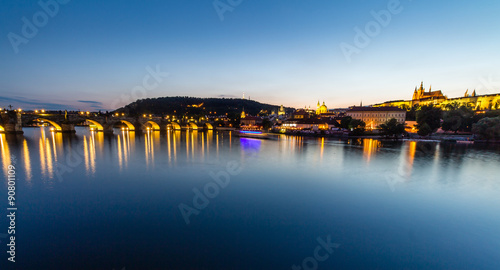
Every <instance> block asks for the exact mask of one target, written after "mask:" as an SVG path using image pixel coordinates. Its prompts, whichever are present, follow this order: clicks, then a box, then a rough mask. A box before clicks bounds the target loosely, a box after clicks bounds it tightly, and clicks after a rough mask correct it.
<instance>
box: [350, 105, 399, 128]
mask: <svg viewBox="0 0 500 270" xmlns="http://www.w3.org/2000/svg"><path fill="white" fill-rule="evenodd" d="M346 115H347V116H350V117H352V118H353V119H360V120H362V121H363V122H365V123H366V128H367V129H377V128H378V126H379V125H381V124H384V123H385V122H387V121H388V120H390V119H391V118H395V119H396V120H397V121H398V122H399V123H403V124H404V123H405V119H406V110H403V109H400V108H396V107H352V108H350V109H349V110H347V112H346Z"/></svg>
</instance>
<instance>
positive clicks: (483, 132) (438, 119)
mask: <svg viewBox="0 0 500 270" xmlns="http://www.w3.org/2000/svg"><path fill="white" fill-rule="evenodd" d="M416 121H417V129H418V132H417V133H418V134H419V135H421V136H427V135H430V134H432V133H434V132H436V131H437V130H438V129H439V128H442V129H443V130H444V131H451V132H455V133H458V132H467V133H469V132H471V133H473V134H475V135H477V136H478V138H479V139H485V140H498V139H500V110H494V111H486V112H484V113H475V112H474V111H473V110H472V109H471V108H470V107H466V106H461V105H455V106H453V105H452V106H448V107H447V108H446V110H444V111H443V110H442V109H441V108H438V107H434V106H432V105H426V106H421V107H419V108H418V109H417V110H416Z"/></svg>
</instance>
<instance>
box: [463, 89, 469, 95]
mask: <svg viewBox="0 0 500 270" xmlns="http://www.w3.org/2000/svg"><path fill="white" fill-rule="evenodd" d="M468 96H469V89H467V91H465V94H464V97H468Z"/></svg>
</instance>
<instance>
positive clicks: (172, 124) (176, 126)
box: [167, 122, 181, 130]
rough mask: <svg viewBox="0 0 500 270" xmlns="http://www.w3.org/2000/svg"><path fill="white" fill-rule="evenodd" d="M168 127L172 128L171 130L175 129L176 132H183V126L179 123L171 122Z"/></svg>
mask: <svg viewBox="0 0 500 270" xmlns="http://www.w3.org/2000/svg"><path fill="white" fill-rule="evenodd" d="M167 127H168V128H171V129H174V130H181V125H179V123H177V122H170V123H169V124H168V125H167Z"/></svg>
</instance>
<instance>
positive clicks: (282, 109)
mask: <svg viewBox="0 0 500 270" xmlns="http://www.w3.org/2000/svg"><path fill="white" fill-rule="evenodd" d="M285 114H286V112H285V108H284V107H283V105H281V107H280V109H279V111H278V115H285Z"/></svg>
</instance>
